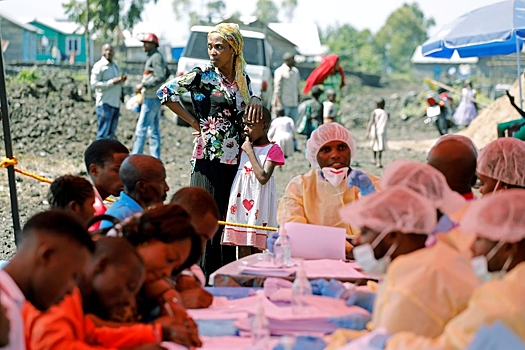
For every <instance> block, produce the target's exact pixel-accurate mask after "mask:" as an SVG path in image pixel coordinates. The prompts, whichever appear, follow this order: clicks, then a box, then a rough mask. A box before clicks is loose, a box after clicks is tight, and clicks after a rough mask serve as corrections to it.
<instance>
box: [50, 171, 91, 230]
mask: <svg viewBox="0 0 525 350" xmlns="http://www.w3.org/2000/svg"><path fill="white" fill-rule="evenodd" d="M47 198H48V202H49V205H50V206H51V208H56V209H63V210H66V211H67V212H69V213H71V214H73V216H75V217H76V218H77V219H79V221H80V222H81V223H83V224H85V223H86V222H87V221H88V220H89V219H91V218H92V217H93V215H95V209H94V208H93V205H94V204H95V191H94V190H93V186H91V184H90V183H89V181H88V180H86V179H84V178H83V177H80V176H74V175H64V176H60V177H58V178H56V180H55V181H53V183H52V184H51V186H49V194H48V197H47Z"/></svg>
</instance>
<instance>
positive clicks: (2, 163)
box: [0, 157, 115, 202]
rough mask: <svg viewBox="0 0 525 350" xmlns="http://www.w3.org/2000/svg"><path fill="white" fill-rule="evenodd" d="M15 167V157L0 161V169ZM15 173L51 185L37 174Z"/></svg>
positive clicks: (16, 169)
mask: <svg viewBox="0 0 525 350" xmlns="http://www.w3.org/2000/svg"><path fill="white" fill-rule="evenodd" d="M15 165H18V160H17V159H16V157H13V158H12V159H9V158H7V157H3V158H2V160H1V161H0V167H2V168H7V167H9V166H13V167H14V166H15ZM15 171H16V172H17V173H19V174H22V175H25V176H27V177H30V178H32V179H35V180H37V181H40V182H45V183H47V184H52V183H53V180H50V179H48V178H45V177H43V176H40V175H37V174H33V173H30V172H29V171H25V170H22V169H18V168H15ZM106 201H108V202H114V201H115V200H114V199H113V198H107V199H106Z"/></svg>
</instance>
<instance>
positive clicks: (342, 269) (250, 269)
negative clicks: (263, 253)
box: [239, 259, 366, 280]
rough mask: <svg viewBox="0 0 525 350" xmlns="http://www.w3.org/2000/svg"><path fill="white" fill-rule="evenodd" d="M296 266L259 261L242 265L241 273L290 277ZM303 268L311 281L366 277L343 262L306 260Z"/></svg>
mask: <svg viewBox="0 0 525 350" xmlns="http://www.w3.org/2000/svg"><path fill="white" fill-rule="evenodd" d="M294 263H295V266H292V267H280V266H275V265H273V263H272V262H270V261H258V262H256V263H253V264H248V263H247V264H242V265H240V266H239V271H240V272H241V273H243V274H247V275H255V276H266V277H289V276H292V275H294V274H295V272H296V271H297V269H298V268H297V265H298V261H297V260H294ZM303 266H304V269H305V272H306V277H308V278H309V279H316V278H326V279H330V278H335V279H342V280H345V279H347V280H348V279H349V280H352V279H358V278H366V276H365V275H364V274H363V273H361V272H359V271H358V270H356V269H355V266H356V265H355V264H352V263H347V262H344V261H342V260H330V259H320V260H304V261H303Z"/></svg>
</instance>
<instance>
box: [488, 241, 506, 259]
mask: <svg viewBox="0 0 525 350" xmlns="http://www.w3.org/2000/svg"><path fill="white" fill-rule="evenodd" d="M504 244H505V242H503V241H499V242H498V243H497V244H496V245H495V246H494V248H492V249H491V250H490V252H489V253H488V254H487V255H486V256H485V258H486V259H487V263H488V262H489V261H490V260H491V259H492V258H493V257H494V255H496V254H497V253H498V252H499V250H500V249H501V247H503V245H504Z"/></svg>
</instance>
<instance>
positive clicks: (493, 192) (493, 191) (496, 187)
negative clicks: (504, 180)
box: [490, 180, 501, 196]
mask: <svg viewBox="0 0 525 350" xmlns="http://www.w3.org/2000/svg"><path fill="white" fill-rule="evenodd" d="M500 184H501V181H500V180H498V181H497V182H496V186H494V189H493V190H492V193H491V194H490V195H491V196H493V195H494V194H495V193H496V191H498V186H499V185H500Z"/></svg>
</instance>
